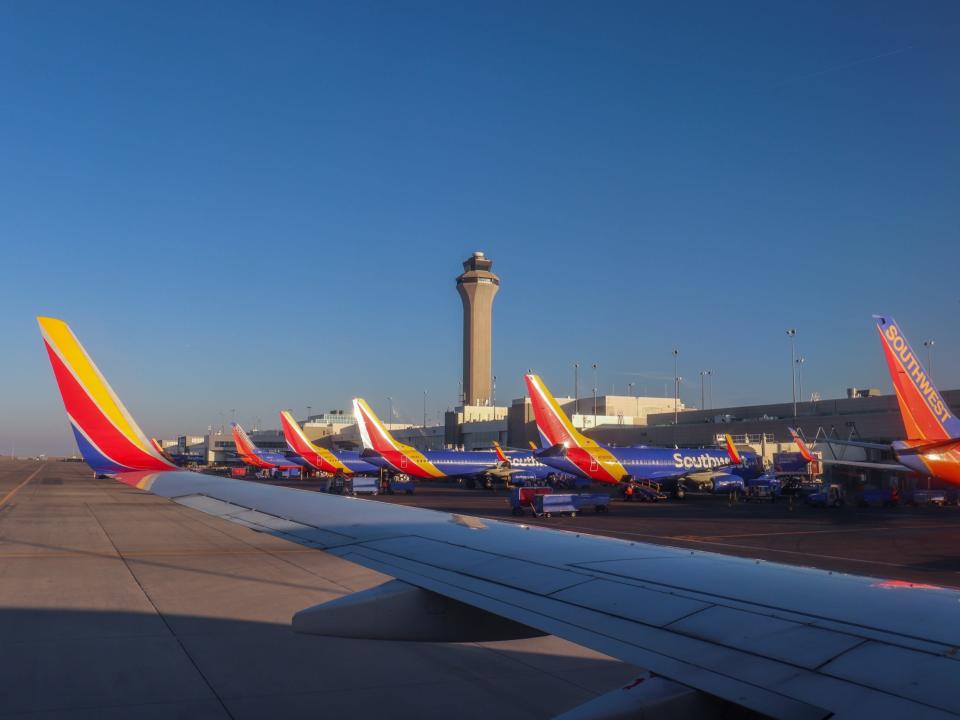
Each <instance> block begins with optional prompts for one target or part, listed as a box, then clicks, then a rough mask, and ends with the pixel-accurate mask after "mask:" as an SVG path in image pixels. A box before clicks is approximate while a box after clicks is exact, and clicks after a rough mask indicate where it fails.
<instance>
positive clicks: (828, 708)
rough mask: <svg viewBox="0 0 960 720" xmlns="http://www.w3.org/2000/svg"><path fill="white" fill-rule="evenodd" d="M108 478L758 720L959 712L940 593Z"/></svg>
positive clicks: (206, 485) (211, 483)
mask: <svg viewBox="0 0 960 720" xmlns="http://www.w3.org/2000/svg"><path fill="white" fill-rule="evenodd" d="M116 477H118V479H120V480H121V481H122V482H125V483H127V484H129V485H133V486H135V487H138V488H141V489H143V490H146V491H148V492H151V493H154V494H156V495H160V496H162V497H166V498H169V499H170V500H172V501H174V502H177V503H179V504H181V505H185V506H187V507H190V508H193V509H195V510H199V511H201V512H204V513H207V514H210V515H214V516H217V517H220V518H223V519H225V520H230V521H232V522H236V523H239V524H241V525H244V526H246V527H249V528H252V529H254V530H258V531H260V532H266V533H270V534H273V535H276V536H278V537H282V538H284V539H287V540H290V541H292V542H295V543H299V544H300V545H305V546H307V547H312V548H317V549H321V550H324V551H326V552H329V553H332V554H334V555H337V556H339V557H342V558H344V559H346V560H349V561H351V562H354V563H357V564H358V565H362V566H364V567H368V568H371V569H375V570H378V571H380V572H383V573H385V574H387V575H390V576H393V577H395V578H398V579H399V580H401V581H403V582H405V583H407V584H409V585H412V586H415V587H417V588H423V589H425V590H428V591H431V592H433V593H436V594H439V595H441V596H443V597H446V598H450V599H453V600H456V601H459V602H460V603H464V604H466V605H468V606H472V607H474V608H480V609H481V610H485V611H488V612H490V613H493V614H494V615H498V616H500V617H503V618H507V619H509V620H512V621H515V622H517V623H521V624H523V625H527V626H530V627H532V628H535V629H537V630H540V631H543V632H545V633H552V634H555V635H558V636H560V637H562V638H566V639H568V640H570V641H572V642H575V643H577V644H580V645H584V646H586V647H589V648H592V649H594V650H597V651H599V652H602V653H605V654H608V655H611V656H613V657H616V658H619V659H621V660H624V661H626V662H628V663H631V664H635V665H638V666H640V667H645V668H648V669H649V670H651V671H652V672H654V673H656V674H658V675H660V676H662V677H664V678H668V679H670V680H674V681H676V682H677V683H680V684H682V685H684V686H687V687H690V688H694V689H697V690H701V691H703V692H705V693H708V694H710V695H714V696H717V697H720V698H723V699H725V700H728V701H730V702H734V703H736V704H738V705H740V706H743V707H747V708H750V709H752V710H754V711H756V712H760V713H764V714H767V715H770V716H773V717H788V718H826V717H829V716H831V714H835V715H836V716H837V717H842V716H869V715H874V716H886V717H892V716H900V717H904V716H908V715H909V716H911V717H919V716H923V717H949V716H951V714H960V696H958V695H957V694H956V693H955V692H954V691H953V689H952V688H953V682H954V681H955V679H956V677H957V676H958V674H960V659H958V657H957V651H956V648H957V647H958V646H960V623H957V607H958V602H960V592H957V591H954V590H947V589H941V588H933V587H930V586H923V585H920V586H911V585H910V584H902V583H892V584H891V583H889V582H884V581H882V580H876V579H871V578H865V577H857V576H852V575H843V574H840V573H829V572H826V571H819V570H813V569H810V568H799V567H789V566H785V565H779V564H776V563H769V562H763V561H759V560H748V559H743V558H735V557H728V556H723V555H717V554H713V553H707V552H699V551H691V550H687V549H678V548H669V547H663V546H657V545H650V544H644V543H633V542H627V541H622V540H614V539H608V538H601V537H593V536H589V535H582V534H574V533H567V532H560V531H556V530H550V529H544V528H536V527H528V526H524V525H519V524H516V523H509V522H499V521H494V520H487V519H479V518H472V517H463V516H460V515H455V514H448V513H443V512H437V511H432V510H425V509H421V508H413V507H404V506H399V505H389V504H385V503H380V502H376V501H369V500H360V499H356V498H344V497H338V496H331V495H326V494H323V493H315V492H309V491H304V490H297V489H290V488H282V487H273V486H266V485H260V484H256V483H250V482H245V481H241V480H231V479H228V478H220V477H216V476H208V475H201V474H198V473H190V472H184V471H170V472H149V471H148V472H135V473H121V474H119V475H117V476H116ZM336 602H339V601H336ZM397 621H398V622H399V621H400V619H398V620H397Z"/></svg>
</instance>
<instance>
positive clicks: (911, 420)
mask: <svg viewBox="0 0 960 720" xmlns="http://www.w3.org/2000/svg"><path fill="white" fill-rule="evenodd" d="M873 317H874V319H875V320H876V321H877V332H879V333H880V340H881V343H882V345H883V354H884V356H885V357H886V360H887V368H888V369H889V370H890V379H891V380H892V381H893V389H894V392H895V393H896V394H897V403H898V404H899V405H900V415H901V417H902V418H903V426H904V429H905V430H906V434H907V439H908V440H927V441H934V442H935V441H938V440H947V439H949V438H955V437H960V420H958V419H957V418H956V416H955V415H954V414H953V413H952V412H951V411H950V406H949V405H947V403H946V402H944V399H943V397H942V396H941V395H940V393H939V392H938V391H937V388H936V387H934V385H933V382H932V381H931V380H930V376H929V374H928V373H927V370H926V369H925V368H924V367H923V364H922V363H921V362H920V356H919V355H917V354H916V353H915V352H914V351H913V348H912V347H911V346H910V343H909V342H907V338H906V337H905V336H904V335H903V333H902V332H901V331H900V326H899V325H897V322H896V320H894V319H893V318H891V317H886V316H883V315H874V316H873Z"/></svg>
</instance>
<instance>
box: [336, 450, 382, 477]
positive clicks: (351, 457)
mask: <svg viewBox="0 0 960 720" xmlns="http://www.w3.org/2000/svg"><path fill="white" fill-rule="evenodd" d="M332 452H333V454H334V456H335V457H336V458H337V460H339V461H340V462H342V463H343V464H344V465H346V466H347V469H348V470H349V471H350V472H352V473H354V474H356V475H378V474H379V473H380V466H378V465H374V464H373V463H369V462H367V461H366V460H363V459H361V458H360V453H359V452H357V451H356V450H333V451H332Z"/></svg>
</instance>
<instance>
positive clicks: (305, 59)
mask: <svg viewBox="0 0 960 720" xmlns="http://www.w3.org/2000/svg"><path fill="white" fill-rule="evenodd" d="M958 30H960V5H958V4H957V3H955V2H942V3H936V2H924V3H918V2H899V3H890V2H875V1H870V2H820V3H811V2H795V3H775V2H765V1H764V2H735V3H715V2H703V3H693V2H691V3H683V4H681V3H668V2H634V3H626V2H625V3H587V2H581V3H560V2H553V1H551V2H544V3H534V2H523V3H517V2H505V3H492V2H477V3H448V2H438V3H435V4H421V3H400V2H383V3H376V4H370V3H361V2H344V3H337V4H332V3H331V4H323V3H304V4H299V3H292V2H290V3H251V4H241V3H238V2H223V3H215V2H204V3H195V2H189V3H171V2H163V3H160V2H157V3H152V4H151V3H141V2H138V3H128V2H117V3H97V2H93V3H70V2H63V3H53V2H35V3H33V2H31V3H4V4H3V5H2V6H0V92H2V93H3V95H2V104H0V164H2V172H0V244H2V252H0V257H2V267H3V270H4V272H3V277H2V283H0V307H2V314H0V338H2V343H0V348H2V353H0V452H9V445H10V444H11V442H15V443H16V447H17V451H18V452H20V453H26V452H40V451H49V452H67V451H70V450H72V447H73V443H72V437H71V436H70V434H69V432H68V429H67V424H66V421H65V419H64V415H63V412H62V409H61V406H60V402H59V396H58V395H57V394H56V392H55V389H54V385H53V380H52V376H51V373H50V369H49V367H48V364H47V361H46V359H45V357H44V354H43V353H42V348H41V343H40V340H39V335H38V332H37V328H36V324H35V321H34V316H35V315H37V314H41V313H42V314H52V315H56V316H61V317H63V318H65V319H67V320H68V321H69V322H70V323H71V324H72V326H73V328H74V330H75V331H76V332H77V334H78V335H79V337H80V338H81V340H82V341H83V342H84V343H85V345H86V346H87V349H88V350H89V351H90V352H91V354H92V355H93V356H94V358H95V360H96V361H97V363H98V364H99V365H100V367H101V369H102V370H103V371H104V373H105V374H106V375H107V377H108V378H109V379H110V381H111V383H112V384H113V386H114V388H115V389H116V390H117V391H118V393H119V394H120V395H121V397H122V398H123V399H124V401H125V403H126V405H127V406H128V408H129V409H130V410H131V411H132V412H133V414H134V415H135V416H136V417H137V418H138V420H139V421H140V423H141V425H142V426H143V427H144V429H145V430H146V431H147V432H148V433H151V434H156V435H159V436H169V435H171V434H174V433H177V432H183V431H189V432H202V431H204V430H205V429H206V427H207V426H208V425H210V424H217V423H218V422H219V421H220V413H221V412H226V413H227V415H228V418H229V412H230V410H231V409H235V410H236V416H237V419H238V420H239V421H241V422H243V423H245V424H248V425H250V424H253V422H254V420H255V418H257V417H259V418H261V422H262V424H263V425H266V426H270V427H276V426H277V425H278V423H277V420H276V415H275V413H276V411H277V410H278V409H280V408H293V409H294V410H295V411H296V413H297V414H298V415H302V414H303V413H304V412H305V408H306V406H307V405H312V406H313V407H314V408H315V409H321V408H322V409H327V408H332V407H346V406H347V404H348V401H349V399H350V398H351V397H352V396H353V395H355V394H361V395H364V396H366V397H367V398H368V399H369V400H370V402H371V403H372V404H373V405H374V407H375V408H376V409H378V410H381V411H385V407H386V404H387V401H386V398H387V396H393V397H394V398H396V400H395V405H396V407H397V414H398V417H399V419H409V420H416V421H419V418H420V415H421V405H422V392H423V390H424V389H426V390H427V391H428V402H429V407H430V412H431V415H432V416H435V414H436V412H437V411H439V410H442V409H445V408H447V407H449V406H451V405H453V404H454V403H455V401H456V396H457V380H458V378H459V375H460V361H461V360H460V342H461V340H460V332H461V325H460V305H459V300H458V298H457V295H456V292H455V289H454V283H453V278H454V277H455V275H456V274H457V273H458V271H459V270H460V262H461V261H462V260H463V259H464V258H465V257H466V256H467V255H468V254H469V253H470V252H472V251H473V250H478V249H479V250H484V251H486V252H487V254H488V255H489V256H490V257H491V258H492V259H493V260H494V269H495V271H496V272H498V273H499V274H500V276H501V278H502V282H503V285H502V289H501V292H500V294H499V296H498V297H497V300H496V304H495V321H494V324H495V330H494V333H495V337H494V344H495V350H494V367H495V372H496V375H497V377H498V381H497V398H498V399H499V400H509V399H510V398H513V397H518V396H520V395H522V393H523V391H522V377H521V376H522V374H523V372H524V371H526V370H527V369H528V368H534V369H536V370H537V371H539V372H540V373H541V374H543V376H544V378H545V379H546V381H547V383H548V384H549V385H550V387H551V388H552V389H553V390H555V391H556V392H557V393H563V392H569V391H570V390H571V385H572V369H571V366H572V363H573V362H574V361H578V360H579V361H580V362H582V363H584V364H586V365H589V364H590V363H592V362H599V364H600V386H601V389H602V390H603V391H605V392H606V391H609V390H610V388H611V386H612V385H613V384H616V388H617V390H618V392H622V391H623V389H624V388H625V385H626V383H627V382H628V381H630V380H631V379H633V380H634V381H635V382H637V383H638V385H643V386H645V389H646V390H647V391H648V392H650V393H651V394H652V393H654V392H657V393H662V392H663V381H662V380H660V379H658V378H659V377H661V376H669V375H671V374H672V367H671V356H670V351H671V349H672V348H673V347H674V345H676V346H678V347H679V348H680V374H681V375H683V376H685V377H687V378H690V379H691V382H690V384H688V385H686V386H685V388H684V396H685V399H687V400H688V401H689V402H692V403H697V402H699V385H698V377H699V376H698V371H699V370H702V369H705V368H712V369H713V370H714V371H715V372H716V380H715V386H714V387H715V390H714V396H715V397H714V404H715V405H722V404H727V403H730V404H740V403H748V402H755V401H756V402H765V401H779V400H788V399H789V397H790V384H789V377H790V376H789V345H788V342H787V338H786V336H785V334H784V330H785V329H786V328H787V327H796V328H797V329H798V332H799V335H798V347H799V348H800V351H801V352H802V354H803V355H804V356H805V357H806V359H807V362H806V364H805V368H804V370H805V372H804V394H805V395H806V394H808V393H809V392H810V391H819V392H820V393H821V394H822V395H823V396H824V397H836V396H838V395H840V394H841V393H842V392H843V389H844V388H846V387H847V386H849V385H856V386H868V385H869V386H877V387H881V388H883V389H885V390H889V387H890V385H889V381H888V379H887V377H886V373H885V369H884V367H883V365H882V360H881V357H880V352H879V345H878V341H877V339H876V336H875V332H874V330H873V329H872V324H871V320H870V315H871V313H873V312H888V313H891V314H893V315H894V316H895V317H896V318H897V319H898V320H899V321H900V322H901V323H902V325H903V326H904V328H905V330H906V331H907V332H908V334H909V337H910V338H911V339H912V341H913V342H914V344H920V343H921V342H922V340H923V339H925V338H928V337H933V338H935V339H936V348H935V356H934V376H935V379H936V380H937V381H938V384H939V385H940V386H941V388H944V387H956V386H958V385H960V368H958V363H957V362H956V360H955V359H956V358H957V357H958V352H960V330H958V327H957V322H956V318H957V315H958V311H960V290H958V288H957V281H956V268H957V266H958V260H960V243H958V224H960V223H958V220H960V164H958V160H960V143H958V141H957V140H958V135H957V128H958V127H960V93H958V92H957V77H958V71H960V45H958V44H957V43H956V37H957V32H958ZM629 373H638V374H640V375H628V374H629ZM641 375H642V377H641ZM591 385H592V379H591V378H589V376H587V377H585V378H584V380H583V386H584V387H590V386H591Z"/></svg>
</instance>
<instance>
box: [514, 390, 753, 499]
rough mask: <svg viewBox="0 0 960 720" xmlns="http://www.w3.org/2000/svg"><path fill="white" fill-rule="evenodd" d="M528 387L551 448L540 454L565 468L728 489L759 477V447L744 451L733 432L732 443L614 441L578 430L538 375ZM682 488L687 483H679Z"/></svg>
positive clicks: (601, 477)
mask: <svg viewBox="0 0 960 720" xmlns="http://www.w3.org/2000/svg"><path fill="white" fill-rule="evenodd" d="M525 379H526V382H527V390H528V391H529V393H530V402H531V404H532V405H533V413H534V417H535V418H536V422H537V430H538V431H539V432H540V436H541V439H542V441H543V446H544V447H545V448H546V449H545V450H542V451H540V452H539V453H537V457H538V458H539V459H540V460H542V461H543V462H544V463H546V464H547V465H551V466H553V467H555V468H557V469H558V470H561V471H563V472H569V473H572V474H575V475H579V476H581V477H586V478H590V479H591V480H594V481H596V482H602V483H614V484H615V483H621V482H627V481H630V480H654V481H657V482H666V481H682V482H683V484H687V483H691V484H695V485H697V486H698V487H700V488H702V489H706V490H717V491H721V490H725V489H726V488H727V487H729V486H730V484H731V482H732V481H733V480H734V479H735V478H734V476H737V477H736V480H737V481H739V479H741V478H752V477H757V476H759V475H761V474H762V473H763V463H762V460H761V458H759V457H758V456H757V454H756V453H754V452H750V451H743V452H738V451H737V449H736V448H735V447H734V446H733V443H732V441H730V439H729V437H728V440H727V447H726V449H723V450H721V449H714V448H703V449H696V450H691V449H686V448H673V449H671V448H653V447H624V448H618V447H608V446H607V445H603V444H601V443H598V442H597V441H596V440H593V439H592V438H589V437H587V436H586V435H584V434H582V433H581V432H580V431H578V430H577V429H576V428H575V427H574V426H573V423H571V422H570V418H568V417H567V414H566V413H565V412H564V411H563V410H562V409H561V407H560V405H559V404H558V403H557V401H556V400H555V399H554V397H553V395H551V394H550V391H549V390H548V389H547V387H546V385H544V383H543V380H541V379H540V377H539V376H537V375H526V376H525ZM677 488H678V492H679V489H680V488H682V484H681V483H679V482H678V483H677Z"/></svg>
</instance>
